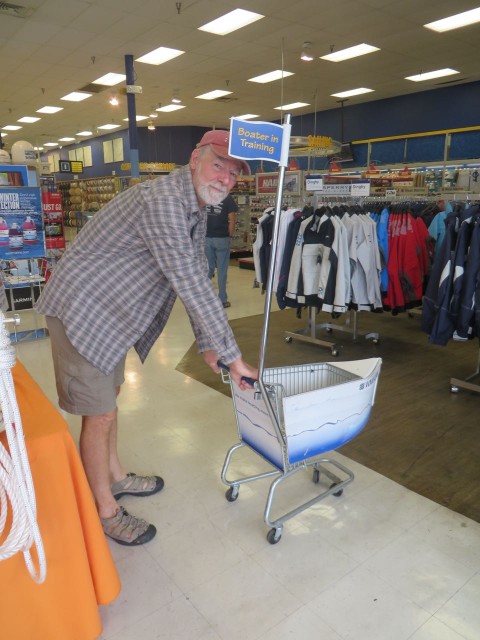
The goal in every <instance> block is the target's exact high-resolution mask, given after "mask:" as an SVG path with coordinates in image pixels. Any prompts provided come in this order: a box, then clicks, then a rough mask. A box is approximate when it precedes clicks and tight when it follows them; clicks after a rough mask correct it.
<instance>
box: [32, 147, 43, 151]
mask: <svg viewBox="0 0 480 640" xmlns="http://www.w3.org/2000/svg"><path fill="white" fill-rule="evenodd" d="M33 150H34V151H43V147H33Z"/></svg>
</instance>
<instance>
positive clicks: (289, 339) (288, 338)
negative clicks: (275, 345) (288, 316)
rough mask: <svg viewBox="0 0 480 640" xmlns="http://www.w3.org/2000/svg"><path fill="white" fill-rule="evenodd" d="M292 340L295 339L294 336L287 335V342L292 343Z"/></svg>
mask: <svg viewBox="0 0 480 640" xmlns="http://www.w3.org/2000/svg"><path fill="white" fill-rule="evenodd" d="M292 340H293V338H292V336H287V337H286V338H285V342H286V343H287V344H290V343H291V341H292Z"/></svg>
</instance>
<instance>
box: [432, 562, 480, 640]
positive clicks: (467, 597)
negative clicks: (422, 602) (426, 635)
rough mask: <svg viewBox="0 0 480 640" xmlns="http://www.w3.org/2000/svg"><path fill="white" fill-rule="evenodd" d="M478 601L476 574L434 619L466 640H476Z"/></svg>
mask: <svg viewBox="0 0 480 640" xmlns="http://www.w3.org/2000/svg"><path fill="white" fill-rule="evenodd" d="M479 601H480V575H479V574H478V573H477V574H476V575H475V576H474V577H473V578H472V579H471V580H470V581H469V582H467V584H466V585H465V586H464V587H462V588H461V589H460V590H459V591H457V593H456V594H455V595H454V596H453V597H452V598H451V599H450V600H449V601H448V602H447V603H446V604H444V606H443V607H442V608H441V609H440V610H439V611H437V613H436V615H435V617H436V618H438V619H439V620H440V621H441V622H443V623H444V624H446V625H447V626H448V627H450V629H454V630H455V631H456V632H457V633H459V634H460V635H461V636H463V637H464V638H466V640H478V638H479V637H480V608H479V606H478V603H479Z"/></svg>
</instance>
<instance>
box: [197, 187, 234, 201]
mask: <svg viewBox="0 0 480 640" xmlns="http://www.w3.org/2000/svg"><path fill="white" fill-rule="evenodd" d="M218 189H220V191H218ZM198 195H199V196H200V198H201V199H202V200H203V202H205V204H208V205H215V204H220V202H222V200H225V198H226V197H227V195H228V189H225V187H223V186H220V187H216V188H215V189H212V187H211V185H209V184H206V185H202V186H200V187H198Z"/></svg>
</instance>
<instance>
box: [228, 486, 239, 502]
mask: <svg viewBox="0 0 480 640" xmlns="http://www.w3.org/2000/svg"><path fill="white" fill-rule="evenodd" d="M225 497H226V499H227V500H228V502H235V500H236V499H237V498H238V487H236V486H233V487H229V488H228V489H227V490H226V492H225Z"/></svg>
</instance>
